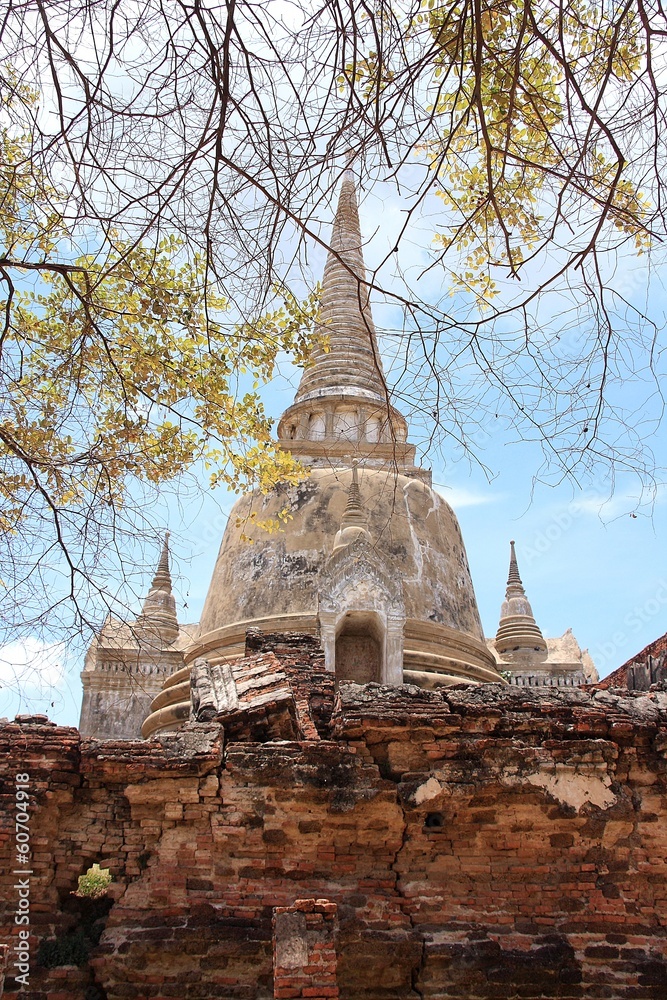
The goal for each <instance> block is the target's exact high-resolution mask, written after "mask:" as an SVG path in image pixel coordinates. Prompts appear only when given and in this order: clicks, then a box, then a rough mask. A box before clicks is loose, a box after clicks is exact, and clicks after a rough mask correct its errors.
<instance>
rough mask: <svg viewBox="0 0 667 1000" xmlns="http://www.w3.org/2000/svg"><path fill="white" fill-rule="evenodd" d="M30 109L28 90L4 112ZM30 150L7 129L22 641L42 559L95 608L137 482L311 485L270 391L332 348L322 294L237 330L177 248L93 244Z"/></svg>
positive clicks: (9, 452)
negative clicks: (58, 567) (286, 440)
mask: <svg viewBox="0 0 667 1000" xmlns="http://www.w3.org/2000/svg"><path fill="white" fill-rule="evenodd" d="M34 101H35V97H34V94H33V93H32V92H30V91H28V90H26V88H21V87H18V86H15V87H14V91H13V93H12V92H11V91H10V93H9V97H8V98H7V103H6V105H5V110H9V111H12V110H14V107H15V105H16V104H18V105H20V107H22V108H23V109H24V110H25V109H30V108H32V107H34ZM0 110H2V108H1V106H0ZM32 143H33V138H32V136H31V135H30V134H28V133H25V132H24V133H21V132H19V131H18V130H17V129H16V128H13V129H10V128H9V127H4V128H2V129H1V130H0V190H1V193H2V206H3V207H2V210H1V211H0V279H1V280H2V282H3V283H4V288H5V291H6V295H5V299H4V301H3V302H0V311H1V314H2V316H3V318H4V324H3V328H2V331H1V334H0V553H2V554H3V563H4V569H3V573H2V579H1V580H0V587H2V589H3V593H2V594H0V608H1V609H2V615H0V617H2V618H3V619H4V621H5V623H7V622H8V623H9V627H10V632H11V628H12V626H13V624H14V623H15V621H16V619H15V617H14V615H13V613H12V609H13V608H14V609H17V610H18V619H19V620H23V621H24V622H26V621H28V622H29V621H30V617H29V614H28V606H29V604H30V600H31V599H32V598H33V597H34V598H35V600H36V601H37V603H39V600H42V610H43V603H44V602H43V596H44V592H43V587H44V578H43V575H42V573H41V571H40V569H39V563H40V555H39V554H40V552H42V553H43V552H45V551H46V553H47V554H48V556H47V557H48V560H49V563H50V564H53V563H54V561H57V560H58V559H60V560H61V562H62V561H63V560H64V563H65V568H66V572H67V571H69V576H70V585H69V596H70V597H74V598H75V601H78V600H79V597H80V596H81V594H82V586H83V589H85V590H86V591H87V596H90V594H91V593H92V592H93V591H94V590H95V589H96V586H97V585H96V584H95V583H93V584H92V585H90V569H91V563H90V562H89V559H90V558H94V548H95V546H97V545H101V546H102V547H103V546H104V544H105V542H106V541H108V540H109V539H112V540H113V539H115V542H116V544H117V543H118V542H119V541H120V534H119V531H120V521H119V518H120V519H121V520H122V522H123V525H124V527H125V528H128V527H129V526H130V523H131V522H132V520H133V519H132V516H131V514H130V511H131V510H132V509H133V505H135V504H136V496H137V485H138V484H140V486H141V489H142V490H144V494H143V495H144V500H143V501H142V502H143V503H146V498H148V497H150V492H151V490H152V491H153V492H154V493H155V492H158V491H160V490H161V489H162V488H163V487H164V486H165V485H168V484H170V483H174V482H176V481H178V480H179V477H182V476H183V474H184V473H185V472H187V471H188V470H190V469H193V468H195V467H197V468H204V469H205V470H208V474H209V484H210V485H211V486H212V487H214V486H217V485H223V486H226V487H227V488H230V489H232V490H237V491H240V490H242V489H244V488H246V487H248V486H250V487H258V488H259V489H260V490H261V491H263V492H267V491H268V490H270V489H272V487H273V486H274V485H275V484H276V483H278V482H281V483H284V482H287V483H294V482H297V481H299V480H300V479H301V478H302V477H303V474H304V473H303V470H302V468H301V467H300V466H299V464H298V463H297V462H296V461H295V460H294V459H293V458H292V457H291V456H290V455H289V454H287V453H285V452H283V451H282V450H281V449H280V448H279V447H278V445H277V444H276V442H275V440H274V439H273V437H272V434H271V421H270V419H269V418H268V417H267V416H266V414H265V411H264V408H263V404H262V400H261V398H260V392H259V389H260V386H261V385H262V384H263V383H265V382H267V381H269V380H270V379H271V378H272V377H273V375H274V372H275V368H276V364H277V360H278V357H279V355H280V354H281V353H282V352H287V353H288V354H290V355H291V357H292V359H293V360H294V361H295V362H297V363H300V364H305V363H306V362H307V360H308V356H309V351H310V349H311V346H312V344H313V343H315V342H317V343H321V342H323V341H322V338H321V336H319V335H318V334H317V333H316V327H315V320H316V317H317V311H318V291H317V289H316V290H315V292H313V294H311V295H310V296H309V297H308V298H306V299H305V301H303V302H299V301H297V299H296V298H295V297H294V296H293V295H292V294H291V293H290V292H289V291H288V290H287V289H283V290H282V292H278V291H276V293H275V295H274V298H275V299H277V300H278V302H277V303H276V305H275V307H273V308H271V309H269V310H268V311H266V310H265V311H264V312H263V313H261V314H259V315H256V316H254V317H251V318H248V319H245V320H243V319H242V320H239V321H237V322H234V321H232V320H230V318H229V315H230V310H229V303H228V301H227V299H226V297H225V296H224V295H222V294H221V293H220V291H219V290H218V287H217V284H216V282H215V280H214V279H213V278H212V276H211V274H210V273H209V270H208V268H207V264H206V262H205V260H203V259H202V257H201V256H200V255H198V254H196V253H191V252H190V251H189V248H187V247H186V246H185V242H184V239H183V238H182V237H177V236H175V235H174V234H173V233H172V234H170V235H169V236H163V237H161V238H160V239H159V241H158V242H157V243H156V244H154V245H151V244H150V243H149V242H148V240H143V241H139V242H136V241H135V242H132V241H128V240H122V239H120V237H119V236H118V234H116V233H114V232H113V231H112V230H107V231H106V232H104V231H103V230H102V231H101V230H99V229H98V230H90V227H89V229H88V231H87V232H86V233H82V231H81V230H80V229H77V227H76V226H75V225H73V224H71V223H70V222H68V220H67V212H68V202H67V198H66V197H65V195H64V194H62V193H61V192H58V191H56V190H55V189H54V188H53V187H52V186H51V185H50V184H49V182H48V180H47V179H46V178H45V177H44V175H43V174H42V173H41V172H40V170H39V169H38V167H37V164H36V163H35V162H34V159H33V158H32V149H33V146H32ZM82 242H83V243H85V244H87V252H82V251H81V246H80V245H81V243H82ZM148 503H149V504H150V500H148ZM140 520H141V516H140V515H137V516H135V518H134V527H135V530H137V531H138V530H139V522H140ZM262 526H263V527H265V528H267V529H269V530H274V529H275V528H277V526H278V524H277V522H274V521H271V522H262ZM31 565H32V570H31V568H30V567H31ZM35 567H37V574H36V575H35V573H34V572H33V570H34V569H35ZM33 578H34V579H35V583H34V587H33V586H31V585H29V583H30V580H31V579H33ZM40 589H41V593H40ZM77 595H78V596H77ZM86 604H87V597H81V610H82V613H84V614H85V606H86ZM39 613H40V611H39V608H36V610H35V614H36V616H37V617H38V616H39Z"/></svg>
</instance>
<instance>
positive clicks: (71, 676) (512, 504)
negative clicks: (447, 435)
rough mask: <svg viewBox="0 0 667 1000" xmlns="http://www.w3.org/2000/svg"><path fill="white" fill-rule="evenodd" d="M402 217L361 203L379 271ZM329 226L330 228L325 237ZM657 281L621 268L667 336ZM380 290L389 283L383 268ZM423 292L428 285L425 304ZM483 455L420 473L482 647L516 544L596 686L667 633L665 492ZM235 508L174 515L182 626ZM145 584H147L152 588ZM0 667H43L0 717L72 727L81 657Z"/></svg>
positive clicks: (506, 439) (551, 618)
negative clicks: (458, 551)
mask: <svg viewBox="0 0 667 1000" xmlns="http://www.w3.org/2000/svg"><path fill="white" fill-rule="evenodd" d="M401 213H402V202H401V199H400V198H399V197H398V196H397V195H396V194H395V193H394V192H393V191H391V190H390V189H389V188H388V187H384V186H381V185H380V186H379V187H377V188H374V189H373V191H372V192H371V193H370V194H368V195H367V196H366V197H365V198H362V207H361V218H362V228H363V231H364V235H365V238H367V240H368V243H367V246H366V259H367V263H369V264H370V265H371V266H375V265H377V263H378V262H379V261H380V260H382V259H383V258H384V257H385V255H386V254H387V252H388V250H390V249H391V245H392V242H393V240H394V238H395V233H396V231H397V228H398V227H399V226H400V224H401V222H402V214H401ZM330 218H331V216H330V215H329V218H328V219H325V218H323V223H324V224H325V228H324V230H323V233H324V234H326V233H327V232H328V224H329V219H330ZM431 230H432V222H431V220H430V219H429V218H428V217H427V214H426V217H422V218H420V219H417V220H416V221H415V225H414V227H413V228H412V229H411V230H410V231H409V232H408V233H407V238H406V241H405V243H404V245H403V247H402V249H401V254H400V260H399V264H400V267H401V268H402V270H403V272H404V273H408V274H413V275H414V274H415V273H417V272H418V271H420V270H421V268H422V267H423V265H424V262H425V261H427V260H428V257H427V250H426V249H425V248H427V247H428V234H429V232H430V231H431ZM323 265H324V255H323V252H322V250H321V249H319V248H314V249H313V251H312V255H311V260H310V266H311V269H312V276H313V278H314V279H317V278H318V277H320V275H321V272H322V268H323ZM663 273H664V272H663V269H662V268H661V267H659V266H655V267H654V269H653V271H652V272H649V269H648V264H647V261H646V260H645V259H639V260H637V259H635V258H633V257H631V256H624V257H622V258H621V259H620V262H619V264H618V274H619V277H618V280H617V284H618V285H619V286H621V285H622V287H623V290H624V292H625V294H626V295H627V296H628V297H629V299H630V300H631V301H632V303H633V304H635V305H636V306H637V307H638V308H641V309H642V310H644V311H649V312H650V313H651V315H652V316H654V317H655V319H656V322H657V323H658V324H659V325H662V323H663V322H664V312H665V305H666V303H667V296H666V295H665V291H664V288H663V280H662V279H663ZM380 279H381V280H382V281H383V282H385V283H386V284H387V285H389V284H390V283H391V280H392V278H391V273H390V271H389V270H388V268H387V269H385V270H383V271H382V272H381V275H380ZM428 281H430V282H431V283H432V286H431V289H430V290H431V291H433V292H434V294H435V293H436V292H437V288H436V284H437V282H442V276H441V275H438V274H437V273H436V274H431V276H430V277H429V279H428ZM428 292H429V287H428V285H427V286H426V287H425V291H424V293H423V294H428ZM374 311H375V316H376V322H377V324H378V327H379V328H380V329H382V328H383V326H388V327H395V325H396V324H397V323H398V322H400V314H399V313H398V311H397V310H396V309H395V308H394V309H392V308H390V307H387V306H383V305H382V303H380V302H374ZM556 319H557V318H556ZM298 377H299V373H298V372H295V371H293V370H290V369H289V366H287V367H286V369H285V371H284V375H283V377H282V378H281V379H279V380H277V381H276V383H275V384H274V385H271V386H268V387H267V388H266V407H267V410H268V412H269V413H271V414H272V415H273V416H278V415H279V414H280V412H281V411H282V410H283V409H284V408H285V407H286V406H287V405H289V403H290V402H291V398H292V395H293V392H294V389H295V387H296V383H297V382H298ZM640 388H641V386H639V387H638V386H637V385H632V384H630V382H629V383H628V385H627V386H621V388H620V391H621V392H622V393H624V403H625V404H626V408H628V409H630V410H632V409H635V410H636V411H637V414H636V416H637V419H638V420H641V419H642V417H643V416H644V412H643V411H642V406H643V405H644V403H643V400H642V397H641V393H640V391H639V390H640ZM647 412H648V411H647ZM413 428H414V431H413V434H412V440H415V441H416V442H417V443H419V441H420V438H421V436H423V433H424V427H423V426H422V427H421V429H420V426H419V423H415V424H413ZM647 428H648V429H647V431H646V433H647V435H648V436H649V441H648V443H649V444H650V446H651V447H652V448H653V451H654V453H655V456H656V460H657V463H658V465H661V466H663V467H664V466H665V465H666V464H667V462H666V461H665V456H666V451H667V448H666V445H667V434H666V432H665V429H664V428H657V429H656V427H655V425H654V424H653V423H651V424H647ZM475 443H476V445H477V448H478V455H479V458H480V459H481V461H482V462H483V463H484V465H485V466H486V471H484V470H483V469H482V468H481V467H480V466H479V465H478V464H476V463H474V462H473V463H471V462H470V461H468V460H467V458H466V456H465V455H464V454H463V453H462V452H461V449H460V448H459V447H458V446H456V445H455V443H453V442H447V441H445V443H444V445H443V447H442V448H441V449H440V452H439V453H437V454H436V453H433V454H431V455H427V456H426V458H425V459H423V464H424V465H427V466H430V467H432V469H433V482H434V487H435V488H436V489H437V490H438V492H440V493H441V494H442V496H444V497H445V498H446V499H447V500H448V501H449V502H450V503H451V505H452V507H453V508H454V510H455V511H456V513H457V515H458V517H459V521H460V523H461V528H462V531H463V537H464V541H465V544H466V548H467V552H468V559H469V563H470V568H471V572H472V578H473V582H474V586H475V590H476V594H477V599H478V604H479V608H480V613H481V617H482V622H483V625H484V629H485V632H486V634H487V635H488V636H492V635H493V634H494V633H495V630H496V628H497V624H498V614H499V610H500V604H501V602H502V599H503V595H504V588H505V581H506V577H507V567H508V561H509V541H510V539H515V540H516V542H517V554H518V558H519V568H520V572H521V576H522V579H523V582H524V585H525V587H526V591H527V594H528V597H529V599H530V601H531V603H532V607H533V612H534V614H535V617H536V620H537V622H538V624H539V625H540V627H541V628H542V631H543V633H544V634H545V635H548V636H558V635H561V634H562V633H563V632H564V631H565V630H566V629H567V628H572V630H573V632H574V635H575V636H576V638H577V640H578V641H579V643H580V645H581V646H582V648H588V649H589V651H590V652H591V655H592V656H593V659H594V661H595V663H596V665H597V666H598V669H599V670H600V673H601V675H604V674H607V673H609V672H610V671H611V670H613V669H615V668H616V667H617V666H619V665H620V664H621V663H623V662H624V661H625V660H626V659H627V658H628V657H629V656H631V655H632V654H634V653H636V652H638V651H639V650H641V649H642V648H643V647H644V646H645V645H646V644H647V643H648V642H650V641H652V640H653V639H655V638H656V637H658V636H660V635H662V634H663V633H664V632H665V631H667V561H666V560H665V538H666V537H667V489H665V488H664V487H662V486H661V478H660V476H659V477H658V489H657V491H656V493H655V494H654V495H653V496H652V497H651V496H649V495H647V494H644V495H643V496H642V495H641V493H640V491H639V488H638V483H637V479H636V477H635V476H633V474H632V472H631V471H628V472H626V473H622V474H619V475H618V476H617V477H616V479H615V481H614V482H613V483H612V481H611V478H610V476H609V474H608V473H607V472H605V470H603V469H599V470H595V471H593V473H592V474H591V475H590V476H588V477H582V478H580V480H579V482H560V483H558V484H555V485H554V484H553V483H554V478H553V477H551V478H549V477H544V481H540V480H536V478H535V477H536V473H537V470H538V469H539V467H540V464H541V452H540V449H539V447H538V446H537V445H536V444H535V443H531V442H525V441H521V440H518V439H517V435H516V434H515V433H510V432H509V431H507V430H506V425H505V424H503V423H502V421H501V422H500V425H499V429H497V428H496V427H495V426H494V425H493V424H489V425H488V427H487V429H486V430H484V425H483V428H482V431H481V432H480V431H479V430H478V431H477V433H476V434H475ZM547 480H548V481H547ZM662 482H664V476H662ZM233 500H234V497H231V496H229V495H227V494H224V493H221V492H216V493H214V494H212V495H211V494H205V495H204V496H203V497H202V498H201V499H200V500H197V501H190V502H189V503H188V504H186V506H185V509H184V510H183V509H182V505H180V504H179V503H178V502H177V501H173V502H169V503H168V510H169V520H170V524H169V528H170V529H171V531H172V533H173V553H174V577H175V581H176V590H177V598H178V603H179V614H180V617H181V619H182V620H183V621H196V620H197V619H198V617H199V614H200V611H201V607H202V604H203V601H204V598H205V595H206V590H207V587H208V582H209V580H210V577H211V573H212V569H213V564H214V561H215V557H216V555H217V549H218V546H219V544H220V539H221V537H222V533H223V531H224V526H225V523H226V515H227V513H228V511H229V509H230V507H231V504H232V503H233ZM157 556H158V553H157V552H156V554H155V557H156V559H157ZM149 582H150V578H149V577H148V576H147V577H146V579H145V581H144V585H145V588H147V587H148V585H149ZM185 605H187V607H185ZM137 610H138V607H137ZM4 658H5V660H7V659H9V660H12V659H13V662H14V663H15V664H16V668H17V669H18V670H22V669H23V667H22V666H21V663H22V661H26V662H27V663H32V664H33V667H34V668H35V669H33V671H32V673H31V677H30V679H29V680H28V682H27V683H24V684H23V691H24V699H23V701H22V702H19V701H18V700H17V699H16V698H14V697H12V696H10V695H9V693H8V691H7V690H5V691H3V692H0V715H8V716H10V717H11V716H12V715H13V714H14V713H15V712H16V711H45V712H47V713H48V714H49V715H50V716H51V718H53V719H54V721H58V722H61V723H64V724H76V722H77V720H78V706H79V701H80V682H79V680H78V673H79V671H80V669H81V666H82V663H81V657H80V655H79V654H77V655H75V656H72V655H70V652H69V651H68V650H67V649H66V648H63V647H58V648H54V649H50V650H47V651H46V652H44V651H43V650H41V649H39V648H38V647H35V646H33V647H31V648H30V649H28V650H27V651H25V650H22V649H20V648H18V647H17V648H15V649H13V650H9V651H7V650H6V651H5V657H4ZM40 669H42V679H41V680H40V679H39V670H40ZM0 672H2V673H3V677H4V679H5V681H6V680H7V679H8V677H10V676H11V673H12V670H11V668H9V667H8V666H7V664H6V663H5V665H4V666H1V667H0ZM40 685H41V687H40Z"/></svg>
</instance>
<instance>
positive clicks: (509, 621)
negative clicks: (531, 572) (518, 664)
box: [495, 542, 547, 653]
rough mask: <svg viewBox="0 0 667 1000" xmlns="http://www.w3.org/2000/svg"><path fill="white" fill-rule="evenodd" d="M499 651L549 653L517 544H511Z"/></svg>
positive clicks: (498, 644) (498, 643)
mask: <svg viewBox="0 0 667 1000" xmlns="http://www.w3.org/2000/svg"><path fill="white" fill-rule="evenodd" d="M495 645H496V649H497V650H498V652H499V653H509V652H512V651H515V650H519V649H532V650H540V651H543V650H546V648H547V644H546V642H545V641H544V636H543V635H542V632H541V630H540V627H539V626H538V624H537V622H536V621H535V619H534V617H533V609H532V608H531V606H530V603H529V601H528V598H527V597H526V591H525V590H524V587H523V583H522V582H521V577H520V576H519V565H518V562H517V558H516V550H515V548H514V542H510V568H509V574H508V577H507V590H506V591H505V600H504V601H503V604H502V607H501V609H500V623H499V625H498V631H497V633H496V641H495Z"/></svg>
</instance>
